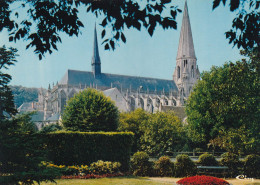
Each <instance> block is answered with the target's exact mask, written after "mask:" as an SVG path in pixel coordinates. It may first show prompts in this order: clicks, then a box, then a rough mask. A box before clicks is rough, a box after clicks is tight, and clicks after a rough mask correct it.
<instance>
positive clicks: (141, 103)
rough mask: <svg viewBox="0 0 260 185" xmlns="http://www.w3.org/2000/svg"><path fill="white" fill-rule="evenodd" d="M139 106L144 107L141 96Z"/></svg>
mask: <svg viewBox="0 0 260 185" xmlns="http://www.w3.org/2000/svg"><path fill="white" fill-rule="evenodd" d="M140 107H141V108H142V109H144V100H143V98H140Z"/></svg>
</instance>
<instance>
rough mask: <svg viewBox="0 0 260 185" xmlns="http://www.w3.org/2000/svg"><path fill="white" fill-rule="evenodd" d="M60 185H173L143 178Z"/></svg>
mask: <svg viewBox="0 0 260 185" xmlns="http://www.w3.org/2000/svg"><path fill="white" fill-rule="evenodd" d="M56 182H57V184H58V185H83V184H84V185H85V184H87V185H104V184H105V185H117V184H118V185H170V184H171V185H172V184H173V183H170V182H157V181H152V180H149V179H148V178H142V177H114V178H102V179H59V180H56ZM41 185H55V183H41Z"/></svg>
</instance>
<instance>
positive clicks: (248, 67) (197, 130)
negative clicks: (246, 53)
mask: <svg viewBox="0 0 260 185" xmlns="http://www.w3.org/2000/svg"><path fill="white" fill-rule="evenodd" d="M255 55H257V54H252V53H251V56H255ZM259 64H260V62H259V58H257V57H256V58H251V59H250V60H249V61H246V60H242V61H238V62H236V63H235V64H234V63H232V62H230V63H226V64H224V66H222V67H214V66H213V67H212V68H211V70H210V71H209V72H204V73H203V74H202V79H201V80H200V81H199V82H198V84H197V85H196V86H195V88H194V89H193V92H192V93H191V95H190V97H189V100H188V103H187V105H186V113H187V115H188V123H189V135H190V137H191V138H192V140H193V141H197V142H204V143H208V142H209V141H210V140H214V139H215V138H216V137H217V136H219V131H220V130H224V131H225V132H227V133H228V132H229V131H232V133H233V134H235V133H237V131H239V130H237V131H234V130H230V129H242V130H244V131H246V133H247V136H251V137H252V139H253V140H254V141H255V144H257V143H259V130H260V128H259V119H260V117H259V116H260V112H259V111H260V104H259V102H260V97H259V92H260V89H259V88H260V86H259V74H260V73H259ZM244 131H241V133H243V132H244ZM227 136H228V135H227Z"/></svg>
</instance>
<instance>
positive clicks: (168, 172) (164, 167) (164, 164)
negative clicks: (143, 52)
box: [155, 156, 174, 177]
mask: <svg viewBox="0 0 260 185" xmlns="http://www.w3.org/2000/svg"><path fill="white" fill-rule="evenodd" d="M155 170H156V173H157V175H159V176H161V177H171V176H173V175H174V174H173V172H174V163H173V162H171V160H170V158H169V157H168V156H162V157H160V158H159V160H158V161H156V162H155Z"/></svg>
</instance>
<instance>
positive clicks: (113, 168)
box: [90, 160, 121, 175]
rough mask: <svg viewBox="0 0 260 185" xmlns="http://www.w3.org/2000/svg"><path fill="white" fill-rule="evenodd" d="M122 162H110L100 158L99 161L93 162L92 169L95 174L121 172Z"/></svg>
mask: <svg viewBox="0 0 260 185" xmlns="http://www.w3.org/2000/svg"><path fill="white" fill-rule="evenodd" d="M120 167H121V164H120V163H119V162H110V161H102V160H99V161H97V162H94V163H91V165H90V169H91V171H92V172H93V173H94V174H98V175H102V174H112V173H117V172H119V168H120Z"/></svg>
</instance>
